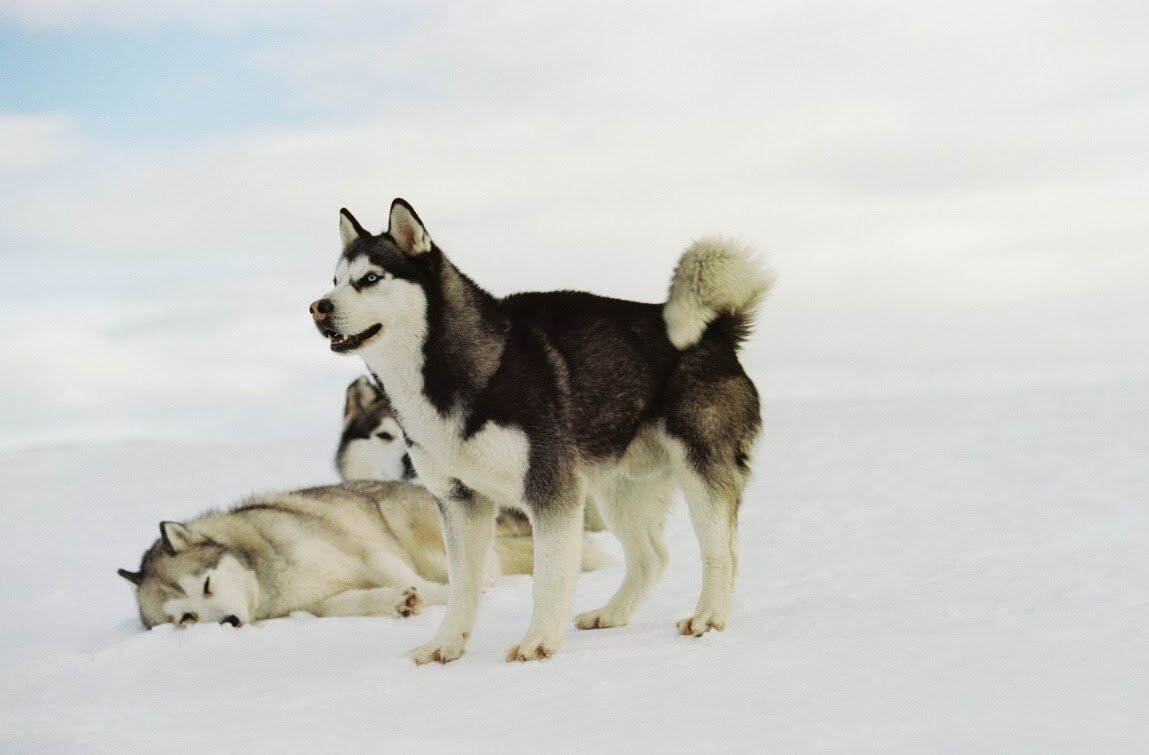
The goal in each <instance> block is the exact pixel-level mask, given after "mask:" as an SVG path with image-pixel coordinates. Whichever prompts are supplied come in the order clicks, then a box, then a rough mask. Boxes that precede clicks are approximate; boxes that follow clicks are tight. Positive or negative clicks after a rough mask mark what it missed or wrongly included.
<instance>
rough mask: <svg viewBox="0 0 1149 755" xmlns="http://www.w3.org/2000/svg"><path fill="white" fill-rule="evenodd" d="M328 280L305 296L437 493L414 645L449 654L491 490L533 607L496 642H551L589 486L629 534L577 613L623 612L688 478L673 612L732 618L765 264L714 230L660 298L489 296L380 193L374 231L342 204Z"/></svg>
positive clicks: (561, 620)
mask: <svg viewBox="0 0 1149 755" xmlns="http://www.w3.org/2000/svg"><path fill="white" fill-rule="evenodd" d="M339 231H340V237H341V240H342V252H341V254H340V256H339V260H338V262H337V264H336V267H335V277H334V281H333V283H334V287H333V288H332V289H331V290H330V291H329V292H327V293H326V294H325V295H324V296H323V297H322V298H320V299H318V300H316V301H315V302H313V303H312V304H311V308H310V309H311V315H312V318H313V319H314V323H315V326H316V327H317V328H318V329H319V332H320V333H321V334H322V335H324V336H325V337H326V338H327V339H328V341H329V343H330V348H331V350H332V351H335V352H340V353H346V352H352V351H354V352H358V353H359V354H360V355H361V356H362V358H363V360H364V362H366V364H367V366H368V368H370V370H371V371H372V372H373V373H374V374H375V375H376V376H378V378H379V379H380V381H381V382H382V384H383V386H384V387H385V388H386V391H387V395H388V398H389V399H390V402H391V405H392V408H393V410H394V416H395V418H396V420H397V421H398V424H399V426H400V427H401V428H402V430H403V434H404V436H405V437H406V439H407V441H408V446H409V449H408V453H409V455H410V457H411V461H412V463H413V465H414V468H415V471H416V472H417V474H418V476H419V479H420V481H421V482H422V483H423V484H424V485H426V486H427V487H428V489H430V490H431V492H432V493H434V494H435V496H436V497H437V498H439V499H440V501H441V504H440V505H441V511H442V517H443V525H444V532H445V537H446V543H447V553H448V559H449V562H450V572H451V584H450V595H449V600H448V605H447V612H446V616H445V617H444V620H443V622H442V624H441V626H440V627H439V630H438V632H437V634H436V635H435V637H434V639H433V640H432V641H431V642H428V643H427V644H425V645H422V646H420V647H418V648H415V649H414V650H413V651H412V652H411V656H412V658H413V659H414V660H415V661H416V663H427V662H430V661H438V662H441V663H445V662H448V661H452V660H454V659H456V658H458V657H459V656H460V655H462V653H463V651H464V649H465V645H466V642H467V638H468V637H469V636H470V634H471V630H472V627H473V624H474V620H475V615H476V611H477V608H478V603H479V599H480V594H481V587H482V582H483V558H484V554H485V553H486V552H487V551H488V549H489V546H490V543H491V539H492V538H493V537H494V535H495V518H496V512H497V511H498V509H499V507H500V506H501V507H508V508H515V509H518V510H520V511H523V512H524V513H526V515H527V516H528V517H529V518H530V521H531V525H532V528H533V530H534V538H535V556H536V558H535V573H534V588H533V589H534V609H533V614H532V617H531V622H530V626H529V627H528V629H527V632H526V636H525V637H524V638H523V639H522V641H521V642H519V643H517V644H516V645H514V646H512V647H511V648H510V650H509V652H508V654H507V658H508V660H534V659H538V658H546V657H549V656H551V655H552V654H553V653H554V652H555V651H556V650H557V649H558V648H559V645H560V643H561V640H562V636H563V629H564V626H565V624H566V621H567V617H568V615H569V611H570V605H571V592H572V588H573V584H574V580H575V578H576V576H577V574H578V571H579V552H580V547H581V545H582V520H583V505H584V501H585V499H586V495H587V493H588V492H592V493H594V494H595V497H596V498H597V500H598V501H599V503H600V504H601V509H602V514H603V518H604V519H605V520H606V523H607V525H608V527H609V528H610V530H611V531H612V532H613V533H614V534H615V535H617V536H618V538H619V540H620V541H621V542H622V546H623V550H624V553H625V555H626V576H625V577H624V579H623V582H622V585H621V587H619V589H618V592H617V593H616V594H615V595H614V597H612V598H611V599H610V601H609V602H607V604H606V605H604V606H603V607H601V608H598V609H596V610H593V611H588V612H586V613H583V614H580V615H579V616H578V617H576V620H575V623H576V624H577V626H578V627H580V628H583V629H594V628H602V627H614V626H619V625H622V624H626V623H627V622H628V621H629V620H630V618H631V616H632V614H633V613H634V611H635V609H636V608H637V607H638V606H639V604H640V603H642V602H643V600H645V599H646V597H647V596H648V595H649V593H650V591H651V589H652V588H653V586H654V583H655V581H656V580H657V579H658V577H659V576H660V574H661V573H662V571H663V568H664V566H665V564H666V558H667V556H666V549H665V546H664V542H663V534H662V530H663V523H664V520H665V516H666V511H667V508H668V507H669V505H670V502H671V499H672V496H673V494H674V492H675V490H676V489H680V490H682V491H683V493H684V494H685V498H686V501H687V504H688V506H689V510H690V516H691V520H692V522H693V524H694V529H695V531H696V533H697V535H698V541H699V545H700V546H701V552H702V590H701V594H700V596H699V599H698V603H697V605H696V606H695V609H694V611H693V613H692V614H691V615H690V616H689V617H687V618H685V619H683V620H682V621H680V622H678V625H677V626H678V630H679V631H680V632H681V633H682V634H687V635H695V636H699V635H702V634H703V633H705V632H707V631H709V630H711V629H722V628H724V627H725V625H726V622H727V619H728V617H729V614H730V610H731V604H732V594H733V588H734V574H735V566H736V562H737V540H736V525H737V519H738V508H739V505H740V504H741V499H742V491H743V489H744V487H745V485H746V481H747V478H748V476H749V474H750V456H751V452H752V449H753V446H754V442H755V439H756V438H757V436H758V433H759V429H760V426H761V419H760V414H759V401H758V392H757V390H756V389H755V388H754V385H753V383H752V382H751V381H750V378H749V377H748V376H747V375H746V373H745V371H744V370H743V369H742V366H741V365H740V364H739V362H738V357H737V351H738V346H739V344H740V343H741V342H742V340H743V339H744V338H745V337H746V336H747V334H748V333H749V329H750V326H751V323H752V320H753V316H754V312H755V309H756V307H757V305H758V303H759V301H760V300H761V298H762V296H763V295H764V294H765V292H766V291H767V290H768V288H769V286H770V279H769V277H768V276H767V275H766V273H765V272H764V271H763V270H762V268H761V267H760V266H759V265H758V263H757V262H756V261H755V260H754V258H753V257H752V255H751V254H750V253H749V252H748V250H747V249H746V248H744V247H742V246H741V245H739V244H737V243H735V242H733V241H730V240H726V239H721V238H710V239H704V240H700V241H697V242H695V243H694V244H692V245H691V246H690V247H689V248H688V249H687V250H686V252H685V253H684V254H683V255H682V257H681V259H680V260H679V262H678V266H677V268H676V270H675V272H674V275H673V278H672V280H671V284H670V294H669V297H668V300H667V301H666V303H665V304H644V303H638V302H632V301H623V300H619V299H610V298H605V297H602V296H595V295H593V294H588V293H581V292H573V291H558V292H550V293H521V294H514V295H511V296H508V297H505V298H501V299H500V298H496V297H494V296H492V295H491V294H489V293H488V292H487V291H485V290H483V289H482V288H480V287H479V286H478V285H476V284H475V283H474V282H473V281H471V279H470V278H468V277H467V276H466V275H465V274H464V273H462V272H461V271H460V270H459V269H458V268H456V267H455V265H454V264H452V263H451V261H450V260H449V259H448V258H447V256H446V255H445V254H444V253H443V252H442V250H441V249H440V248H439V247H438V246H437V245H436V244H435V243H434V242H433V241H432V240H431V236H430V234H429V233H428V232H427V229H426V227H425V226H424V224H423V222H422V221H421V220H420V219H419V216H418V215H417V214H416V212H415V210H414V209H413V208H412V207H411V205H410V204H408V203H407V202H406V201H404V200H402V199H396V200H395V201H394V202H393V203H392V204H391V210H390V217H389V224H388V228H387V231H386V232H384V233H382V234H379V235H374V234H371V233H369V232H367V231H366V230H364V228H363V227H362V225H360V223H359V222H358V221H357V220H356V219H355V218H354V217H353V216H352V215H351V213H350V212H348V211H347V210H346V209H344V210H341V211H340V216H339Z"/></svg>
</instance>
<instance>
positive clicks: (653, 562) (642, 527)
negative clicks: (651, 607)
mask: <svg viewBox="0 0 1149 755" xmlns="http://www.w3.org/2000/svg"><path fill="white" fill-rule="evenodd" d="M671 495H672V488H671V483H670V481H669V480H667V479H665V478H656V479H653V480H652V479H644V480H633V479H629V478H624V479H622V480H620V481H619V482H617V483H616V484H615V485H614V486H613V489H612V490H610V491H608V493H607V494H606V495H603V496H601V497H599V498H598V501H599V510H600V511H601V513H602V515H603V519H605V520H606V524H607V527H608V528H609V529H610V531H611V532H612V533H613V534H614V535H615V536H616V537H617V538H618V539H619V542H621V543H622V549H623V553H624V554H625V556H626V576H625V577H623V580H622V584H621V585H620V586H619V588H618V591H617V592H616V593H615V594H614V597H612V598H611V599H610V601H609V602H608V603H607V604H606V605H605V606H603V607H602V608H599V609H597V610H594V611H587V612H586V613H581V614H579V615H578V616H576V617H575V625H576V626H577V627H578V628H579V629H606V628H608V627H620V626H625V625H626V624H628V623H630V618H631V616H632V615H633V614H634V612H635V610H636V609H637V608H638V607H639V606H640V605H642V603H643V602H645V601H646V599H647V598H648V597H649V596H650V592H651V590H653V589H654V585H655V583H656V582H657V581H658V578H659V577H661V576H662V572H663V571H664V570H665V569H666V562H667V555H666V545H665V543H664V542H663V536H662V532H663V525H664V524H665V522H666V512H667V509H669V508H670V501H671Z"/></svg>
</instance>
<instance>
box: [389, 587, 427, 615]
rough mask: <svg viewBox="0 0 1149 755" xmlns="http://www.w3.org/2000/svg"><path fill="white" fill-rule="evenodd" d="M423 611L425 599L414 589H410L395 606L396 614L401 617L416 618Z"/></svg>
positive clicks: (405, 591)
mask: <svg viewBox="0 0 1149 755" xmlns="http://www.w3.org/2000/svg"><path fill="white" fill-rule="evenodd" d="M421 610H423V599H422V598H420V597H419V591H418V590H416V589H415V588H414V587H408V588H407V589H406V590H404V591H403V594H402V595H401V596H400V597H399V601H398V602H397V603H396V604H395V613H397V614H398V615H400V616H414V615H416V614H418V613H419V612H420V611H421Z"/></svg>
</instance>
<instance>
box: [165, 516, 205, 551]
mask: <svg viewBox="0 0 1149 755" xmlns="http://www.w3.org/2000/svg"><path fill="white" fill-rule="evenodd" d="M160 537H161V538H162V539H163V541H164V549H165V550H167V552H168V555H169V556H174V555H176V554H177V553H179V552H180V551H182V550H187V548H188V547H189V546H192V545H195V544H196V543H202V542H203V541H204V540H205V539H206V538H204V537H201V536H200V535H197V534H196V533H194V532H192V531H191V530H190V529H188V528H187V525H183V524H180V523H179V522H160Z"/></svg>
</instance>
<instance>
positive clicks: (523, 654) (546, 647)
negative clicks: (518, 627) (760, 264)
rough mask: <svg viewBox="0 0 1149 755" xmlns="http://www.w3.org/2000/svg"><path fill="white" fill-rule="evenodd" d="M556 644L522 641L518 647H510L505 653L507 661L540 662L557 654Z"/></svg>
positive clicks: (557, 647)
mask: <svg viewBox="0 0 1149 755" xmlns="http://www.w3.org/2000/svg"><path fill="white" fill-rule="evenodd" d="M558 649H559V643H558V642H547V641H545V640H523V641H522V642H520V643H519V644H518V645H511V648H510V650H508V651H507V661H509V662H512V663H513V662H515V661H541V660H544V659H546V658H550V657H551V656H553V655H554V654H555V653H556V652H558Z"/></svg>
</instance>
